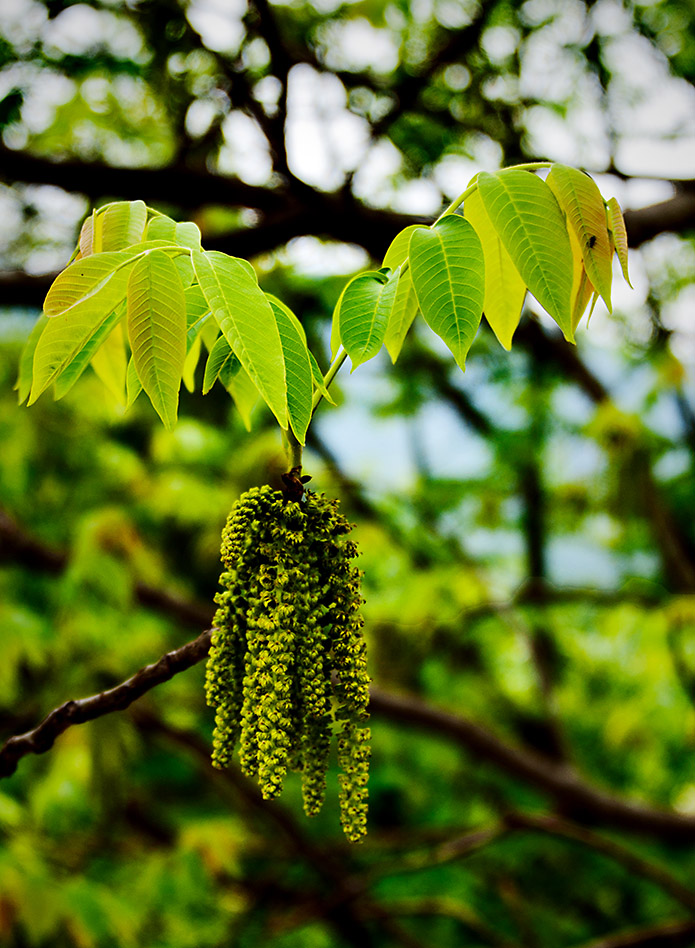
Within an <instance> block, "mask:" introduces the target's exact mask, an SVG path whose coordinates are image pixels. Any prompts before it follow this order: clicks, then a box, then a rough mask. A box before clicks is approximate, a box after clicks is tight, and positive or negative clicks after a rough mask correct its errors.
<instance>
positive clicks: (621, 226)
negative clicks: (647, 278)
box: [606, 197, 632, 287]
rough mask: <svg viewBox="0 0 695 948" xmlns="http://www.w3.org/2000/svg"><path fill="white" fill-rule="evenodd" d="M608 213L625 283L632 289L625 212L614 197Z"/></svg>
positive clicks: (607, 209)
mask: <svg viewBox="0 0 695 948" xmlns="http://www.w3.org/2000/svg"><path fill="white" fill-rule="evenodd" d="M606 213H607V215H608V226H609V227H610V230H611V233H612V234H613V243H614V244H615V252H616V253H617V254H618V260H619V261H620V267H621V269H622V271H623V276H624V277H625V282H626V283H627V285H628V286H629V287H632V283H630V276H629V274H628V272H627V230H626V229H625V220H624V218H623V212H622V211H621V210H620V205H619V204H618V202H617V201H616V199H615V198H614V197H613V198H611V199H610V200H609V201H608V206H607V208H606Z"/></svg>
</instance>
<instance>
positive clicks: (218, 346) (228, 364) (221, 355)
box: [203, 336, 241, 395]
mask: <svg viewBox="0 0 695 948" xmlns="http://www.w3.org/2000/svg"><path fill="white" fill-rule="evenodd" d="M240 367H241V362H239V360H238V359H237V357H236V356H235V355H234V353H233V352H232V350H231V347H230V345H229V343H228V342H227V340H226V339H225V337H224V336H220V337H219V339H218V340H217V342H216V343H215V345H214V346H213V347H212V349H211V350H210V355H209V356H208V361H207V362H206V363H205V377H204V379H203V395H207V393H208V392H209V391H210V389H211V388H212V386H213V385H214V384H215V382H216V381H217V379H218V378H220V376H223V378H221V379H220V381H222V384H223V385H224V386H225V388H226V387H227V384H228V383H229V382H230V381H231V379H232V378H233V377H234V375H236V373H237V372H238V371H239V368H240Z"/></svg>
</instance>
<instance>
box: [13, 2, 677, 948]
mask: <svg viewBox="0 0 695 948" xmlns="http://www.w3.org/2000/svg"><path fill="white" fill-rule="evenodd" d="M693 83H695V11H693V9H692V7H691V5H690V4H687V3H682V2H677V0H653V2H640V3H635V2H622V3H621V2H619V0H599V2H579V0H571V2H566V0H565V2H563V0H524V2H519V0H492V2H486V3H475V2H468V0H414V2H410V3H408V2H405V0H356V2H350V3H341V2H340V0H316V2H315V3H313V4H312V3H307V2H303V0H291V2H272V3H271V2H268V0H249V3H248V5H247V3H246V2H245V0H191V2H184V0H140V2H138V0H133V2H128V3H124V2H121V0H93V2H87V3H71V2H69V0H42V2H41V0H3V3H2V6H1V9H0V126H2V143H1V144H0V182H1V183H0V253H1V254H2V259H1V261H0V265H1V266H2V268H3V271H2V273H0V288H1V290H2V296H1V297H0V303H1V304H2V307H3V308H2V310H1V311H0V400H1V404H2V408H1V411H0V505H1V510H0V561H1V564H0V565H1V567H2V569H1V571H0V641H1V642H2V658H3V661H2V662H1V663H0V737H2V739H5V738H7V737H10V736H11V735H13V734H18V733H21V732H23V731H25V730H27V729H29V728H32V727H34V726H35V725H36V724H37V723H38V722H39V721H40V720H41V719H42V718H43V717H44V715H46V714H47V713H48V712H49V711H50V710H51V709H53V708H54V707H56V706H58V705H60V704H61V703H62V702H64V701H67V700H68V699H71V698H78V697H82V696H85V695H89V694H92V693H95V692H99V691H101V690H103V689H105V688H108V687H110V686H112V685H114V684H116V683H118V682H120V681H122V680H124V679H126V678H128V677H129V676H130V675H132V674H133V673H134V672H135V671H136V670H137V669H139V668H140V667H141V666H143V665H145V664H147V663H149V662H153V661H156V660H157V659H158V658H159V657H160V656H161V655H162V654H163V653H164V652H166V651H168V650H170V649H173V648H176V647H178V646H181V645H183V644H184V643H185V642H187V641H188V640H190V639H191V638H192V637H194V636H195V635H197V634H198V632H199V631H200V630H201V629H203V628H205V624H206V621H209V618H208V617H209V615H210V614H211V607H210V605H209V603H211V600H212V596H213V595H214V592H215V589H216V577H217V575H218V572H219V564H218V548H219V535H220V531H221V528H222V525H223V523H224V520H225V517H226V514H227V511H228V510H229V508H230V506H231V504H232V503H233V501H234V500H235V498H236V497H237V496H238V495H239V494H240V493H241V492H242V491H243V490H245V489H247V488H248V487H249V486H251V485H252V484H259V483H264V482H267V481H268V480H271V481H272V482H276V480H273V479H277V476H278V474H279V472H280V471H281V470H282V469H283V465H284V460H283V456H282V452H281V446H280V443H279V438H278V436H277V434H276V432H275V431H274V430H273V426H272V425H271V423H270V419H269V417H266V416H265V415H264V414H262V413H261V412H259V413H258V414H257V415H256V417H255V419H254V430H253V432H252V433H251V434H249V433H247V432H246V430H245V429H244V426H243V424H242V422H241V420H240V418H239V416H238V415H237V414H235V412H234V411H233V409H232V405H231V401H230V399H229V398H228V396H227V395H226V393H225V392H224V390H222V389H221V388H220V387H219V386H218V387H216V388H215V389H214V390H213V391H212V392H211V393H210V394H209V395H207V396H206V397H205V398H203V397H201V396H200V394H184V397H183V399H182V406H181V421H180V423H179V425H178V427H177V428H176V429H175V430H174V431H173V432H171V433H167V432H165V431H164V430H163V429H162V428H161V427H160V426H158V422H157V421H156V419H155V417H154V414H153V412H152V411H151V409H149V408H148V406H147V405H146V404H144V401H143V400H140V401H139V402H138V403H137V404H136V406H135V407H134V409H133V410H132V411H130V412H129V413H127V414H126V413H124V411H123V409H122V407H121V406H119V405H118V404H117V403H116V402H115V401H113V402H112V401H109V399H108V397H105V396H104V394H103V388H102V386H101V383H100V382H99V381H98V379H97V378H96V376H95V375H94V374H93V373H91V371H90V372H89V373H87V374H85V375H84V376H83V378H82V380H81V381H80V383H79V384H78V385H77V386H75V388H74V389H73V390H72V391H71V393H70V394H69V395H68V396H67V397H66V398H65V399H64V400H63V401H60V402H57V403H52V402H51V401H50V398H46V397H44V398H43V399H41V401H40V402H39V403H38V404H37V405H35V406H33V407H32V408H31V409H29V410H27V409H26V408H24V407H23V408H18V407H17V405H16V395H15V393H14V392H13V385H14V382H15V379H16V374H17V363H18V358H19V353H20V351H21V346H22V344H23V341H24V339H26V336H27V335H28V332H29V331H30V329H31V326H32V324H33V321H34V320H35V318H36V316H37V313H38V311H39V310H40V307H41V300H42V298H43V295H44V293H45V291H46V289H47V287H48V285H49V284H50V281H51V278H52V277H51V274H52V272H53V271H55V270H57V269H60V268H61V267H62V266H64V264H65V262H66V261H67V259H68V257H69V254H70V251H71V248H72V245H73V243H74V241H75V238H76V234H77V230H78V227H79V224H80V222H81V219H82V218H83V217H84V215H85V214H86V213H87V212H88V210H89V208H90V207H91V206H92V204H93V203H96V204H100V203H104V202H105V201H107V200H111V199H119V198H125V199H136V198H143V199H145V200H147V201H148V202H149V203H151V204H153V205H154V206H156V207H158V208H159V209H161V210H163V211H165V212H166V213H169V214H172V215H173V216H175V217H179V218H188V217H193V219H195V220H196V222H197V223H198V224H199V226H200V227H201V229H202V231H203V240H204V245H205V246H206V247H207V248H209V249H212V248H215V247H216V248H219V249H224V250H226V251H227V252H230V253H234V254H238V255H241V256H245V257H251V258H252V260H253V263H254V265H255V266H256V268H257V270H258V273H259V278H260V280H261V285H262V286H263V288H264V289H266V290H268V291H270V292H274V293H277V294H278V295H280V296H282V297H283V298H284V299H286V300H287V301H288V303H290V304H291V305H292V306H293V308H294V310H295V311H296V312H297V313H298V314H300V316H301V318H302V321H303V323H304V325H305V327H306V330H307V333H308V335H309V338H310V341H311V343H312V348H313V349H314V351H316V352H317V353H319V355H321V354H322V356H323V359H322V364H323V367H324V368H325V366H326V365H327V358H328V353H327V350H328V336H329V324H330V314H331V312H332V308H333V306H334V304H335V301H336V299H337V295H338V293H339V291H340V288H341V286H342V285H343V283H344V282H345V280H346V278H347V277H348V276H349V275H350V274H351V273H353V272H355V271H357V270H359V269H361V268H363V267H365V266H367V265H369V261H370V259H376V260H379V259H380V255H381V254H382V253H383V251H384V250H385V248H386V246H387V245H388V243H389V241H390V239H391V237H392V236H394V234H395V233H396V231H397V229H398V228H399V227H401V226H403V224H406V223H410V222H413V221H418V220H423V219H425V220H426V219H428V218H431V216H432V215H434V214H436V213H437V212H438V211H439V210H440V208H441V207H442V206H443V204H444V202H445V201H448V200H450V199H452V198H453V197H454V196H455V195H456V194H457V193H459V192H460V191H461V190H463V188H464V187H465V185H466V183H467V181H468V179H469V177H470V176H471V175H472V174H473V173H475V172H476V171H478V170H480V169H481V168H487V169H493V168H496V167H499V166H501V165H504V164H510V163H513V162H515V161H520V160H529V159H532V158H551V159H556V160H560V161H565V162H567V163H570V164H573V165H578V166H582V167H585V168H586V169H587V170H589V171H590V172H592V173H593V174H594V175H595V177H596V179H597V181H598V183H599V186H600V187H601V189H602V191H603V193H604V195H606V196H607V197H609V196H611V195H613V194H614V195H616V196H617V197H618V199H619V200H620V201H621V202H622V203H623V205H624V207H625V208H627V212H626V220H627V225H628V232H629V238H630V243H631V246H632V248H633V252H632V257H631V268H632V274H633V283H634V285H635V290H634V291H630V290H628V289H624V290H623V289H620V288H619V287H618V286H616V298H615V312H614V313H613V315H612V316H610V317H609V315H608V314H607V313H606V311H605V310H602V309H601V308H600V307H599V308H597V311H596V312H595V314H594V316H593V317H592V323H591V327H590V329H589V330H588V331H584V330H582V331H581V332H580V337H581V338H580V340H579V344H578V346H577V348H576V349H575V348H571V347H569V346H567V345H566V344H564V343H563V342H561V341H559V339H558V336H557V334H556V333H555V331H554V330H553V328H552V324H550V323H549V321H548V320H547V319H546V317H545V316H544V315H543V313H541V312H539V311H538V310H537V308H535V304H534V303H533V301H529V305H528V311H527V313H526V315H525V317H524V320H523V323H522V325H521V326H520V328H519V330H518V332H517V337H516V339H515V345H514V350H513V352H512V353H511V354H508V353H506V352H504V351H503V350H502V349H501V347H500V346H499V345H498V343H497V342H496V341H495V339H494V337H493V336H492V334H491V333H490V332H489V331H487V330H486V329H485V328H483V329H481V332H480V334H479V337H478V339H477V340H476V343H475V344H474V346H473V349H472V351H471V354H470V357H469V367H468V369H467V372H466V374H465V376H464V375H463V374H462V373H461V372H460V371H459V370H458V369H456V368H455V367H454V366H453V362H452V360H451V358H450V357H447V354H446V353H445V352H443V351H442V348H441V347H440V346H439V345H438V344H437V342H436V340H435V339H434V337H433V336H431V335H429V334H428V333H427V332H426V331H423V330H419V331H418V332H417V333H414V334H411V337H410V338H409V339H408V341H407V343H406V347H405V350H404V353H403V356H402V358H401V359H400V360H399V362H398V363H397V365H396V366H395V367H392V366H390V365H389V364H388V361H387V359H385V358H382V357H379V358H378V359H376V360H374V361H373V362H371V363H369V364H368V365H367V366H364V367H362V368H361V369H360V371H359V372H358V373H356V374H355V375H354V376H351V377H346V378H339V380H338V382H339V384H338V393H339V402H340V405H339V407H337V408H330V407H329V406H326V405H324V406H323V407H322V408H321V411H320V415H319V416H317V419H316V423H315V425H314V430H313V432H312V435H311V442H310V446H309V450H308V451H307V456H306V461H305V468H306V470H307V471H309V472H310V473H311V474H312V475H313V478H314V480H313V484H312V486H314V487H315V489H317V490H323V491H326V492H327V493H329V494H331V495H335V496H339V497H340V498H341V501H342V504H343V507H344V509H345V510H346V512H347V513H348V515H349V516H350V517H351V518H352V519H353V520H355V521H356V523H357V529H356V538H357V540H358V542H359V545H360V547H361V551H362V559H361V564H362V568H363V569H364V572H365V579H364V584H365V598H366V600H367V601H366V605H365V607H364V613H365V617H366V629H367V635H368V640H369V645H370V655H371V674H372V676H373V679H374V688H375V703H374V713H373V735H374V739H373V743H374V756H373V762H372V778H371V784H370V786H371V790H370V805H371V815H370V833H369V836H368V839H367V842H366V843H365V844H364V845H362V846H361V847H353V848H349V847H348V845H347V844H346V843H344V842H343V840H342V838H341V832H340V828H339V822H338V816H337V801H336V797H337V787H336V782H335V772H334V771H333V773H332V775H329V777H330V780H329V799H328V802H327V805H326V807H325V809H324V812H323V813H322V814H321V815H320V816H319V817H317V818H316V819H314V820H312V821H308V820H306V819H305V817H304V816H303V814H302V813H301V805H300V801H299V792H298V787H297V786H296V785H294V784H293V783H292V781H290V782H289V787H288V789H287V791H286V794H285V796H284V797H283V799H282V802H281V804H275V805H268V804H264V803H263V802H262V801H261V800H260V799H259V797H258V795H257V793H256V792H255V789H254V787H253V785H252V784H250V783H249V782H247V781H246V780H244V779H243V778H242V777H241V776H240V775H239V774H238V773H236V772H235V771H233V770H232V771H229V772H225V773H224V774H222V775H220V774H217V773H215V772H213V771H212V769H211V768H210V766H209V762H208V745H209V738H210V732H211V723H212V722H211V719H210V714H209V712H208V711H207V709H206V708H205V706H204V700H203V688H202V678H203V668H202V666H201V665H198V666H197V667H195V668H192V669H190V670H189V671H187V672H185V673H184V674H181V675H178V676H177V677H175V678H174V679H173V680H171V681H170V682H168V683H166V684H164V685H162V686H161V687H159V688H156V689H154V690H152V691H150V692H149V694H147V695H146V696H145V697H144V698H143V699H141V700H140V701H138V702H137V703H135V704H134V705H133V706H132V707H131V708H130V709H129V710H127V711H123V712H121V713H114V714H110V715H108V716H104V717H102V718H100V719H98V720H96V721H93V722H91V723H89V724H85V725H81V726H79V727H73V728H71V729H69V730H68V731H67V732H66V733H65V734H64V735H62V736H61V737H60V738H59V739H58V741H57V742H56V744H55V746H54V747H53V748H52V749H51V750H50V752H49V753H46V754H45V755H42V756H30V757H26V758H24V759H23V760H21V761H20V762H19V766H18V769H17V771H16V773H15V774H13V775H11V776H9V777H8V778H7V779H5V780H3V781H2V783H0V943H1V944H2V945H7V946H8V948H25V946H26V948H44V946H45V948H49V946H50V948H63V946H78V948H111V946H114V948H115V946H119V948H128V946H145V945H146V946H148V948H186V946H191V948H193V946H195V948H208V946H209V948H218V946H219V948H221V946H228V945H234V946H241V948H246V946H257V945H261V944H262V945H269V946H272V948H293V946H300V945H301V946H303V948H328V946H336V948H337V946H343V945H354V946H358V945H359V946H361V948H363V946H370V945H374V946H379V948H381V946H391V945H403V946H406V948H417V946H424V945H428V946H430V945H435V946H438V948H448V946H452V948H453V946H483V945H495V946H512V945H515V946H524V948H564V946H575V945H588V944H591V945H592V946H594V948H598V946H601V948H620V946H627V945H631V946H638V945H684V946H686V945H691V944H693V943H695V896H694V895H693V893H694V892H695V856H694V855H693V853H694V847H693V842H694V841H695V758H694V752H695V599H694V598H693V597H694V595H695V557H694V551H695V531H694V523H695V518H693V497H694V496H695V485H694V477H693V475H694V464H695V414H694V408H693V399H692V392H693V388H692V383H693V378H694V375H695V332H694V329H693V303H694V301H695V243H694V241H693V237H694V234H695V181H694V180H693V177H694V175H695V108H693V105H694V102H695V90H694V89H693ZM200 370H201V367H199V371H200Z"/></svg>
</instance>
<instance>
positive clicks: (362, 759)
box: [206, 487, 370, 842]
mask: <svg viewBox="0 0 695 948" xmlns="http://www.w3.org/2000/svg"><path fill="white" fill-rule="evenodd" d="M350 530H351V526H350V524H349V523H348V522H347V520H345V518H344V517H343V516H342V515H341V514H340V513H339V512H338V504H337V501H331V500H328V499H327V498H326V497H324V496H323V495H317V494H313V493H311V492H307V493H306V494H305V495H304V498H303V499H302V500H301V501H296V500H293V501H288V500H287V499H286V498H285V497H284V496H283V494H282V493H281V492H280V491H274V490H272V489H271V488H270V487H261V488H252V489H251V490H250V491H248V492H247V493H246V494H244V495H242V497H240V498H239V500H238V501H237V502H236V504H235V505H234V507H233V508H232V511H231V513H230V515H229V518H228V520H227V525H226V526H225V528H224V531H223V534H222V549H221V556H222V561H223V564H224V571H223V573H222V575H221V577H220V585H221V586H223V588H224V589H223V592H221V593H219V594H218V596H217V598H216V601H217V603H218V606H219V608H218V610H217V613H216V616H215V632H214V634H213V639H212V646H211V649H210V655H209V659H208V667H207V676H206V696H207V701H208V704H210V705H211V706H212V707H213V708H214V709H215V731H214V737H213V764H214V765H215V766H217V767H225V766H227V765H228V764H229V763H230V762H231V758H232V753H233V750H234V747H235V746H236V745H237V743H238V745H239V759H240V763H241V769H242V771H243V772H244V773H245V774H246V775H247V776H254V777H256V778H257V779H258V782H259V785H260V788H261V792H262V794H263V796H264V797H266V798H269V797H274V796H276V795H277V794H278V793H280V791H281V790H282V785H283V781H284V778H285V776H286V774H287V771H288V770H289V769H291V770H295V771H299V772H300V773H301V775H302V795H303V799H304V809H305V811H306V813H307V814H308V815H309V816H313V815H314V814H316V813H318V811H319V810H320V808H321V805H322V803H323V799H324V796H325V788H326V771H327V769H328V762H329V755H330V746H331V738H332V735H333V732H334V729H335V727H336V726H342V730H341V732H340V739H339V742H338V763H339V765H340V768H341V770H342V774H341V776H340V778H339V781H340V794H339V800H340V807H341V822H342V824H343V828H344V831H345V833H346V835H347V837H348V839H350V840H351V841H353V842H356V841H358V840H360V839H361V838H362V837H363V836H364V834H365V833H366V817H367V777H368V769H369V736H370V734H369V728H368V727H366V726H365V725H366V722H367V721H368V719H369V713H368V705H369V677H368V675H367V665H366V647H365V643H364V639H363V636H362V625H363V622H362V618H361V616H360V614H359V609H360V606H361V604H362V602H363V600H362V598H361V594H360V577H361V574H360V571H359V570H358V569H357V568H356V567H355V566H354V564H353V563H352V561H353V560H354V558H355V557H356V556H357V547H356V546H355V544H354V543H353V542H352V541H351V540H349V539H347V535H348V534H349V532H350ZM337 721H338V722H340V725H337V724H336V722H337Z"/></svg>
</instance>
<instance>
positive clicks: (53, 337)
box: [28, 257, 127, 405]
mask: <svg viewBox="0 0 695 948" xmlns="http://www.w3.org/2000/svg"><path fill="white" fill-rule="evenodd" d="M91 259H94V258H92V257H88V258H87V260H91ZM85 262H86V261H85ZM126 279H127V273H126V271H125V270H123V271H120V272H119V275H118V281H119V284H120V282H121V281H122V282H123V286H124V290H123V293H120V292H119V293H116V292H115V287H114V286H113V285H110V286H109V290H110V292H109V293H108V295H107V294H105V293H104V294H101V295H99V296H95V297H94V299H93V300H90V301H89V304H90V305H86V304H78V305H75V306H73V307H72V308H71V309H69V310H68V311H67V312H66V313H63V314H62V315H60V316H54V317H52V318H51V319H49V321H48V323H47V325H46V327H45V329H44V331H43V333H42V334H41V338H40V339H39V341H38V343H37V346H36V352H35V354H34V378H33V383H32V387H31V394H30V396H29V402H28V404H29V405H33V404H34V402H35V401H36V399H37V398H38V397H39V396H40V395H41V394H42V392H45V390H46V389H47V388H48V386H49V385H50V384H51V383H52V382H55V381H56V380H59V384H57V385H56V398H61V397H62V395H64V394H65V392H66V391H68V389H69V388H70V387H71V386H72V384H73V383H74V382H75V381H76V379H77V378H79V376H80V375H81V374H82V372H83V371H84V369H85V368H86V366H87V365H88V363H89V361H90V359H91V358H92V356H93V355H94V352H95V351H96V349H97V348H98V346H100V345H101V343H102V342H103V341H104V339H105V338H106V335H108V333H109V332H110V331H111V329H113V327H114V326H115V324H116V322H118V319H120V316H121V314H120V312H117V311H118V306H119V303H120V302H122V298H123V296H125V285H126ZM111 291H113V292H111ZM73 362H74V363H75V365H74V367H71V363H73ZM64 372H65V373H66V374H65V377H64V378H61V376H62V375H63V373H64Z"/></svg>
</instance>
